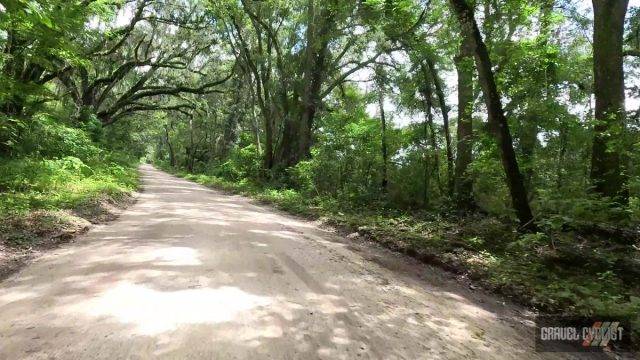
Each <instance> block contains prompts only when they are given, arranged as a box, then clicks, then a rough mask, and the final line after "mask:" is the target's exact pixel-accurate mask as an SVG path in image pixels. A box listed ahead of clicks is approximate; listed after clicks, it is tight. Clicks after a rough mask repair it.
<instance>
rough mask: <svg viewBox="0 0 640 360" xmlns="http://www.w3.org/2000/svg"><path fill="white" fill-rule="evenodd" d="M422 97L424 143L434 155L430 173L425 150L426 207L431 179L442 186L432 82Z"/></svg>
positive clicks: (424, 197) (427, 84)
mask: <svg viewBox="0 0 640 360" xmlns="http://www.w3.org/2000/svg"><path fill="white" fill-rule="evenodd" d="M422 96H423V98H424V107H425V111H424V118H425V121H424V127H423V128H424V141H425V142H427V141H428V142H429V145H430V147H431V151H432V153H433V171H432V172H431V173H430V172H429V155H428V154H429V152H428V150H427V147H426V146H425V148H424V153H425V155H424V167H425V168H424V196H423V199H424V206H425V207H427V206H428V204H429V198H428V194H429V184H430V182H431V181H430V180H431V179H430V178H431V177H432V176H434V175H435V177H436V182H437V183H438V185H440V157H439V156H438V151H439V150H438V142H437V141H436V132H435V130H434V126H433V93H432V89H431V82H429V81H428V80H427V81H426V82H425V84H424V87H423V88H422Z"/></svg>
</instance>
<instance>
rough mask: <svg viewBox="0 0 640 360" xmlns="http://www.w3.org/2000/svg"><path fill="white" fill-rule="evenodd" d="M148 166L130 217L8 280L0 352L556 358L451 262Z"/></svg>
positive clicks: (33, 355)
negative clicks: (426, 261)
mask: <svg viewBox="0 0 640 360" xmlns="http://www.w3.org/2000/svg"><path fill="white" fill-rule="evenodd" d="M141 171H142V173H143V175H144V187H145V190H144V192H143V193H142V194H141V196H140V199H139V201H138V203H137V204H136V205H134V206H133V207H131V208H130V209H129V210H127V211H126V212H125V213H124V214H123V215H122V216H121V218H120V219H119V220H117V221H115V222H112V223H110V224H108V225H103V226H99V227H96V228H94V229H93V230H92V231H90V232H89V233H88V234H86V235H85V236H82V237H81V238H79V239H78V241H77V242H76V243H74V244H69V245H67V246H64V247H62V248H60V249H58V250H56V251H54V252H53V253H50V254H48V255H45V256H43V257H42V258H40V259H39V260H38V261H36V262H35V263H33V264H31V265H30V266H28V267H27V268H25V269H24V270H23V271H21V272H20V273H18V274H16V275H14V276H13V277H11V278H9V279H7V280H6V281H5V282H3V283H2V284H0V359H23V358H25V359H148V358H169V359H227V358H229V359H232V358H233V359H261V358H272V359H314V358H323V359H340V358H345V359H352V358H358V359H360V358H363V359H366V358H374V359H378V358H384V359H395V358H406V359H418V358H424V359H439V358H443V359H528V358H533V359H542V358H557V356H558V355H554V354H544V355H543V354H536V353H534V352H533V335H532V329H531V327H530V326H526V325H523V324H522V323H521V321H522V319H520V318H519V317H518V315H517V308H516V307H513V306H504V305H502V304H500V303H499V302H498V300H497V299H495V298H492V297H490V296H485V295H482V294H480V293H476V292H472V291H470V290H468V289H466V288H465V287H464V286H462V285H459V284H458V283H456V282H454V281H451V280H449V279H448V278H449V277H450V275H449V274H446V273H443V272H441V271H438V270H435V269H432V268H429V267H427V266H423V265H420V264H418V263H416V262H413V261H412V260H410V259H407V258H404V257H401V256H398V255H395V254H392V253H390V252H387V251H384V250H380V249H375V248H371V247H368V246H362V245H358V244H353V243H349V242H347V241H345V240H344V239H341V238H339V237H338V236H336V235H334V234H332V233H329V232H327V231H325V230H321V229H319V228H318V227H317V225H316V224H314V223H312V222H307V221H302V220H299V219H294V218H292V217H288V216H286V215H283V214H279V213H277V212H275V211H273V210H271V209H269V208H267V207H259V206H256V205H253V204H251V203H250V201H249V200H247V199H245V198H243V197H239V196H229V195H224V194H221V193H219V192H216V191H212V190H209V189H206V188H204V187H201V186H199V185H196V184H193V183H190V182H188V181H185V180H182V179H178V178H175V177H172V176H170V175H168V174H166V173H163V172H161V171H158V170H155V169H153V168H152V167H150V166H143V167H142V169H141ZM526 323H527V322H526V321H525V324H526Z"/></svg>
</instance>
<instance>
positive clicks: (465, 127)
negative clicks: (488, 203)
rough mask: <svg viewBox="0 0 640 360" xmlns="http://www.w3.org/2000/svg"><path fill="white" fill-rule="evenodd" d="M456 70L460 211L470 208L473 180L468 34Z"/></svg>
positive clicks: (470, 58) (472, 208) (456, 173)
mask: <svg viewBox="0 0 640 360" xmlns="http://www.w3.org/2000/svg"><path fill="white" fill-rule="evenodd" d="M455 65H456V72H457V73H458V129H457V134H456V135H457V138H458V141H457V143H456V169H455V199H456V207H457V208H458V211H459V212H461V213H466V212H470V211H473V210H474V209H475V207H476V206H475V201H474V199H473V179H472V178H471V176H470V175H469V173H468V168H469V165H470V164H471V162H472V161H473V153H472V151H473V53H472V48H471V46H470V44H469V39H468V37H465V38H464V39H463V41H462V43H461V44H460V50H459V54H458V56H456V58H455Z"/></svg>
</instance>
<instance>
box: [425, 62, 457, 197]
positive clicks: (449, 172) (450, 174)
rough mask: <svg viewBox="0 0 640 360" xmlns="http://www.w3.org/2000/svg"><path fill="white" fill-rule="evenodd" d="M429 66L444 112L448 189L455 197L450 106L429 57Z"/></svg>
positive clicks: (439, 102) (441, 108) (441, 109)
mask: <svg viewBox="0 0 640 360" xmlns="http://www.w3.org/2000/svg"><path fill="white" fill-rule="evenodd" d="M427 67H428V68H429V74H430V75H431V79H432V80H433V84H434V86H435V89H436V96H437V97H438V104H439V105H440V112H441V113H442V122H443V127H442V129H443V133H444V140H445V148H446V152H447V191H448V193H449V196H450V197H453V191H454V176H453V170H454V164H453V163H454V160H453V149H452V146H451V129H449V108H448V107H447V99H446V97H445V95H444V89H443V85H442V79H441V78H440V75H439V74H438V69H437V68H436V66H435V64H434V63H433V60H432V59H430V58H427Z"/></svg>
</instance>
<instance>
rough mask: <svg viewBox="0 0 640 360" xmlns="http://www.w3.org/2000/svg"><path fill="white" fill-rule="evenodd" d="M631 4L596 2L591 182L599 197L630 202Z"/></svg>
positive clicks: (616, 0)
mask: <svg viewBox="0 0 640 360" xmlns="http://www.w3.org/2000/svg"><path fill="white" fill-rule="evenodd" d="M628 2H629V1H628V0H593V12H594V14H593V20H594V21H593V74H594V89H595V98H596V109H595V119H596V124H595V126H594V128H593V130H594V138H593V151H592V155H591V180H592V182H593V185H594V189H595V191H596V192H597V193H599V194H601V195H603V196H608V197H610V198H612V199H614V200H616V201H618V202H620V203H627V202H628V200H629V193H628V189H627V188H626V182H627V178H626V176H625V175H624V171H623V164H622V155H621V152H622V151H623V147H622V146H621V145H620V144H622V143H623V141H622V140H623V139H622V137H623V135H624V128H625V106H624V98H625V95H624V73H623V68H622V56H623V53H622V43H623V33H624V18H625V14H626V12H627V5H628Z"/></svg>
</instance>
